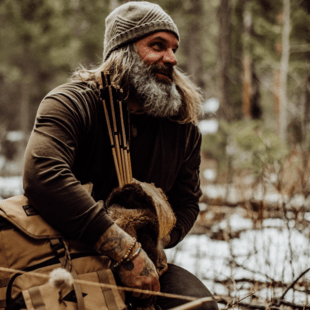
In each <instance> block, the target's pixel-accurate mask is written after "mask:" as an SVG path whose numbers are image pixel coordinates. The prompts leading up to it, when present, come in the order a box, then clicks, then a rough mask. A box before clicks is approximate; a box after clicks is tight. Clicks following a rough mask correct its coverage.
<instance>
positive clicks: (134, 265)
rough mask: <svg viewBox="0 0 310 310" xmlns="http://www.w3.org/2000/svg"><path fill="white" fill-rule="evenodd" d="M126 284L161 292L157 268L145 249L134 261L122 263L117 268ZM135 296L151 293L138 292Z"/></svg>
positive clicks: (140, 296) (145, 296)
mask: <svg viewBox="0 0 310 310" xmlns="http://www.w3.org/2000/svg"><path fill="white" fill-rule="evenodd" d="M116 271H117V273H118V275H119V277H120V279H121V281H122V283H123V284H124V285H125V286H128V287H132V288H139V289H142V290H150V291H155V292H159V291H160V284H159V277H158V274H157V271H156V268H155V266H154V264H153V263H152V261H151V260H150V259H149V257H148V256H147V254H146V253H145V251H144V250H142V249H141V251H140V253H139V255H138V256H136V257H135V258H134V259H133V260H132V261H128V262H125V263H122V264H120V265H119V266H118V267H117V269H116ZM132 296H133V297H139V298H149V297H150V296H151V294H144V293H136V292H134V293H133V294H132Z"/></svg>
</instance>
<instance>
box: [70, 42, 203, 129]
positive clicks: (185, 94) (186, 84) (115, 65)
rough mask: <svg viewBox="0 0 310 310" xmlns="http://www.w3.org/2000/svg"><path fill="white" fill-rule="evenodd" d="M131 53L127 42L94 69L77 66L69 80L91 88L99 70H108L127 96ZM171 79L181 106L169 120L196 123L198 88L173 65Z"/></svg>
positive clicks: (199, 104)
mask: <svg viewBox="0 0 310 310" xmlns="http://www.w3.org/2000/svg"><path fill="white" fill-rule="evenodd" d="M132 53H137V48H136V46H135V45H134V44H133V43H132V44H128V45H126V46H123V47H120V48H118V49H117V50H115V51H113V52H112V53H111V55H110V56H109V58H108V59H107V60H106V61H104V62H103V63H102V64H101V65H99V66H98V67H97V68H95V69H86V68H84V67H83V66H81V67H79V68H78V69H77V70H76V71H75V72H74V73H73V74H72V76H71V79H70V80H71V81H74V82H77V81H79V82H80V81H82V82H86V83H87V84H88V85H89V86H90V87H91V88H96V87H97V85H98V84H99V85H101V72H109V73H110V75H111V83H112V84H114V85H119V86H120V87H121V88H123V90H124V94H125V96H129V90H130V83H129V81H128V76H129V74H128V72H129V71H130V70H131V67H132V65H133V59H134V57H132ZM173 81H174V82H175V84H176V86H177V89H178V91H179V92H180V94H181V96H182V101H183V104H182V107H181V111H180V114H179V115H178V116H176V117H171V120H173V121H176V122H178V123H181V124H186V123H197V121H198V117H199V115H200V114H201V111H202V109H201V102H202V96H201V92H200V90H199V88H198V87H197V86H196V85H195V84H194V83H193V82H192V81H191V80H190V78H189V77H188V76H187V75H186V74H185V73H184V72H182V71H181V70H180V69H178V68H176V67H174V71H173Z"/></svg>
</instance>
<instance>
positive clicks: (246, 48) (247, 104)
mask: <svg viewBox="0 0 310 310" xmlns="http://www.w3.org/2000/svg"><path fill="white" fill-rule="evenodd" d="M243 27H244V28H243V29H244V32H243V57H242V71H243V72H242V73H243V74H242V84H243V85H242V86H243V87H242V114H243V117H244V118H245V119H250V118H251V116H252V115H251V114H252V113H251V110H252V108H251V105H252V94H253V91H252V89H253V87H252V59H251V56H250V42H249V41H250V38H251V27H252V13H251V7H250V3H249V2H246V3H245V5H244V13H243Z"/></svg>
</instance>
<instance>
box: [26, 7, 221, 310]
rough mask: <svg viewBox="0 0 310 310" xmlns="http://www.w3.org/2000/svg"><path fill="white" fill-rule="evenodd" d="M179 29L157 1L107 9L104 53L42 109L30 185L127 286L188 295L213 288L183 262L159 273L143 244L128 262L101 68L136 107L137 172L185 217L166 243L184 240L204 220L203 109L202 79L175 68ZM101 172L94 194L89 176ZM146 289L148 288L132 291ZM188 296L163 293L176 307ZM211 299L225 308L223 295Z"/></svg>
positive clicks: (44, 208) (40, 203)
mask: <svg viewBox="0 0 310 310" xmlns="http://www.w3.org/2000/svg"><path fill="white" fill-rule="evenodd" d="M178 44H179V32H178V29H177V27H176V25H175V24H174V22H173V21H172V19H171V18H170V16H168V15H167V14H166V13H165V12H164V11H163V10H162V9H161V8H160V7H159V6H158V5H155V4H152V3H149V2H129V3H126V4H124V5H122V6H120V7H118V8H117V9H116V10H114V11H113V12H112V13H111V14H110V15H109V16H108V17H107V18H106V31H105V40H104V52H103V58H104V59H103V63H102V65H101V66H100V67H99V68H97V69H95V70H86V69H80V70H78V71H77V72H75V73H74V75H73V77H72V79H71V82H70V83H68V84H65V85H61V86H59V87H58V88H56V89H54V90H53V91H52V92H50V93H49V94H48V95H47V96H46V97H45V98H44V100H43V101H42V102H41V104H40V107H39V109H38V113H37V117H36V122H35V126H34V130H33V132H32V135H31V137H30V140H29V143H28V146H27V150H26V154H25V169H24V189H25V195H26V196H27V197H28V199H29V201H30V202H31V203H32V204H33V205H34V206H35V207H36V208H37V209H38V211H39V212H40V214H41V215H42V217H43V218H45V219H46V221H47V222H49V223H50V224H51V225H52V226H54V227H55V228H56V229H58V230H59V231H60V232H62V233H63V234H64V235H65V236H68V237H70V238H75V239H77V240H79V241H80V242H83V243H86V244H88V245H91V246H93V247H94V248H95V249H96V250H97V251H98V252H100V253H102V254H105V255H107V256H109V257H110V258H111V259H112V260H113V261H115V262H116V266H117V267H116V272H117V277H119V279H120V280H121V282H122V284H123V285H125V286H129V287H133V288H140V289H145V290H153V291H159V290H160V289H161V291H162V292H170V293H174V294H179V295H186V296H196V297H206V296H211V293H210V292H209V291H208V290H207V289H206V288H205V287H204V285H203V284H202V283H201V282H200V281H199V280H198V279H197V278H196V277H194V276H193V275H191V274H190V273H188V272H187V271H185V270H184V269H182V268H180V267H177V266H174V265H169V267H168V270H167V271H166V270H164V271H166V272H165V273H163V272H161V273H160V279H159V276H158V274H157V272H156V269H155V266H154V264H153V263H152V261H151V260H150V259H149V258H148V256H147V255H146V253H145V252H144V251H143V250H141V251H140V252H139V253H138V255H136V256H134V258H133V259H132V263H133V264H132V266H133V267H132V268H125V267H124V266H123V264H122V261H123V259H124V257H127V255H128V253H135V252H134V251H136V248H135V247H136V244H135V243H134V240H133V238H132V237H131V236H129V235H128V234H127V233H125V232H124V231H123V230H122V229H120V228H119V227H118V226H117V225H116V224H115V223H114V222H113V221H112V220H111V218H109V216H108V215H107V214H106V212H105V211H104V208H103V201H104V200H106V198H107V197H108V195H109V193H110V192H111V191H112V190H113V189H114V188H116V187H117V177H116V173H115V168H114V165H113V158H112V153H111V147H110V144H109V143H110V142H109V136H108V133H107V129H106V124H105V117H104V112H103V107H102V103H101V101H100V100H99V96H98V87H97V85H98V84H100V83H101V72H103V71H105V72H106V71H109V72H110V74H111V80H112V83H113V84H115V85H119V86H120V87H122V88H123V89H124V95H125V102H126V104H127V106H128V109H129V111H130V124H131V141H130V149H131V160H132V172H133V177H134V178H135V179H137V180H138V181H139V182H147V183H154V184H155V185H156V186H157V187H159V188H161V189H162V190H163V191H164V192H165V194H166V195H167V197H168V200H169V202H170V204H171V206H172V208H173V210H174V212H175V215H176V218H177V222H176V225H175V227H174V228H173V230H172V232H171V233H170V235H169V236H166V237H165V238H164V239H163V240H161V242H160V243H161V246H162V248H169V247H173V246H175V245H176V244H177V243H178V242H180V241H181V240H182V239H183V238H184V237H185V235H186V234H187V233H188V231H189V230H190V228H191V227H192V225H193V223H194V221H195V220H196V217H197V214H198V212H199V209H198V200H199V197H200V195H201V192H200V188H199V165H200V144H201V135H200V133H199V131H198V129H197V126H196V125H195V121H196V120H197V115H198V113H199V110H200V95H199V92H198V91H197V88H196V87H195V86H194V85H193V84H192V83H191V82H190V81H189V79H188V78H186V76H185V75H184V74H182V73H181V72H180V71H179V70H177V69H176V67H175V66H176V64H177V60H176V56H175V52H176V51H177V49H178ZM87 182H92V183H93V184H94V194H93V197H90V196H89V195H87V194H86V192H85V191H84V189H83V188H82V185H81V184H85V183H87ZM133 295H134V296H135V297H140V298H147V297H149V294H137V293H135V294H133ZM184 302H185V301H184V300H178V299H169V298H163V297H158V299H157V304H158V305H159V306H160V307H161V308H163V309H169V308H172V307H175V306H177V305H179V304H182V303H184ZM202 308H204V309H207V308H208V309H211V308H212V309H216V308H217V305H216V303H215V302H211V303H207V304H205V305H204V307H202Z"/></svg>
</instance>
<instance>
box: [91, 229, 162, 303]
mask: <svg viewBox="0 0 310 310" xmlns="http://www.w3.org/2000/svg"><path fill="white" fill-rule="evenodd" d="M132 244H133V238H132V237H131V236H130V235H128V234H127V233H126V232H125V231H124V230H122V229H121V228H120V227H118V226H117V225H116V224H113V225H111V226H110V227H109V228H108V229H107V230H106V232H105V233H104V234H103V235H101V236H100V238H99V240H98V241H97V242H96V244H95V249H96V251H98V252H99V253H101V254H104V255H107V256H109V257H110V258H111V259H112V260H114V261H115V262H120V261H121V260H122V258H123V257H124V256H125V255H126V253H128V251H130V247H131V246H132ZM117 272H118V274H119V277H120V279H121V281H122V283H123V284H124V285H125V286H129V287H132V288H139V289H142V290H150V291H156V292H159V291H160V285H159V280H158V274H157V271H156V268H155V266H154V264H153V263H152V261H151V260H150V259H149V257H148V256H147V254H146V253H145V252H144V250H142V249H141V251H140V252H139V254H138V256H136V257H135V258H134V259H133V260H132V261H129V262H125V263H121V264H120V265H119V266H118V267H117ZM132 295H133V296H134V297H140V298H148V297H150V296H151V295H150V294H141V293H133V294H132Z"/></svg>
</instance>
